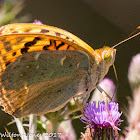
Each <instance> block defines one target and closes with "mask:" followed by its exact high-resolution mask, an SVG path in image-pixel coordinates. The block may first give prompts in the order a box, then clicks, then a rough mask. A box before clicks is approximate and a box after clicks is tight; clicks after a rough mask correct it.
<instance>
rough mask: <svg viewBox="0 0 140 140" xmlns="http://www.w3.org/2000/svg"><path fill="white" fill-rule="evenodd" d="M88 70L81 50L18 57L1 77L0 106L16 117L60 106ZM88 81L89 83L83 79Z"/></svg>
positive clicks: (70, 95)
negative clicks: (0, 100) (0, 101)
mask: <svg viewBox="0 0 140 140" xmlns="http://www.w3.org/2000/svg"><path fill="white" fill-rule="evenodd" d="M88 71H89V57H88V56H87V55H86V54H85V53H84V52H81V51H77V50H73V51H72V50H62V51H57V50H56V51H36V52H29V53H25V54H23V55H21V56H19V57H18V58H17V59H16V60H15V61H14V62H13V63H11V64H9V65H8V67H7V68H6V70H5V71H4V72H3V74H2V76H1V99H2V103H1V104H2V105H3V106H5V104H7V106H6V112H8V113H9V114H11V115H14V116H16V117H21V116H25V115H28V114H37V115H38V114H42V113H46V112H50V111H53V110H57V109H60V108H61V107H62V106H63V105H65V104H66V103H67V102H68V101H69V100H70V99H71V98H72V97H73V96H74V95H75V94H76V93H78V91H79V87H80V88H83V92H84V90H86V89H87V88H88V87H87V86H88V85H86V83H82V85H81V86H80V85H79V84H81V81H84V80H83V79H84V78H87V75H88ZM87 83H89V82H87Z"/></svg>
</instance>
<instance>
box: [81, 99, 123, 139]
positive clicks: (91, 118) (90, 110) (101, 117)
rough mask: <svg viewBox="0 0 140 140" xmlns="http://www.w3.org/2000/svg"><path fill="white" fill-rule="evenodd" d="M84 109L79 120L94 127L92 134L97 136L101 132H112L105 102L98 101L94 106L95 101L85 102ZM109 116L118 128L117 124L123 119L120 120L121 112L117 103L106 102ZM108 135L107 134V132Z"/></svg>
mask: <svg viewBox="0 0 140 140" xmlns="http://www.w3.org/2000/svg"><path fill="white" fill-rule="evenodd" d="M85 108H86V110H83V113H84V115H85V116H82V117H81V118H80V120H81V121H82V122H83V123H86V124H88V127H89V128H91V129H94V134H93V135H94V136H95V135H97V134H99V135H98V137H99V136H100V134H101V136H102V135H103V132H109V137H110V135H112V134H114V127H113V124H112V122H111V120H110V118H109V116H108V111H107V107H106V104H105V102H104V101H103V102H98V107H96V101H93V103H86V104H85ZM108 108H109V112H110V116H111V118H112V120H113V122H114V124H115V126H116V129H118V130H120V129H119V128H118V126H120V123H121V122H122V121H123V120H120V116H121V114H122V113H120V112H119V111H118V103H117V104H116V103H115V102H111V103H109V104H108ZM107 135H108V134H107Z"/></svg>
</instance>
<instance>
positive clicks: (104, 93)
mask: <svg viewBox="0 0 140 140" xmlns="http://www.w3.org/2000/svg"><path fill="white" fill-rule="evenodd" d="M96 88H97V89H98V90H99V91H100V92H101V93H102V94H103V96H104V98H105V103H106V107H107V112H108V116H109V118H110V121H111V122H112V124H113V127H114V130H115V133H116V135H117V138H118V139H119V133H118V130H117V129H116V126H115V124H114V122H113V120H112V118H111V115H110V112H109V108H108V101H107V98H109V99H110V100H111V99H112V98H111V97H110V96H109V95H108V94H107V93H106V92H105V91H104V90H103V89H102V88H101V87H100V86H99V85H97V86H96Z"/></svg>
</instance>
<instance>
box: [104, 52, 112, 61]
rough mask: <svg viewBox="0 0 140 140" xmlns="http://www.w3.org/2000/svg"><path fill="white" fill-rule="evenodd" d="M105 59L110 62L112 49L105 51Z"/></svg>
mask: <svg viewBox="0 0 140 140" xmlns="http://www.w3.org/2000/svg"><path fill="white" fill-rule="evenodd" d="M103 59H104V60H105V61H106V62H109V61H110V60H111V52H110V51H105V52H104V53H103Z"/></svg>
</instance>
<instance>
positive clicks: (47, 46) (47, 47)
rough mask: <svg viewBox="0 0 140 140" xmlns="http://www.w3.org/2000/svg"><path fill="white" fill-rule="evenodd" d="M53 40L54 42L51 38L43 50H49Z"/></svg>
mask: <svg viewBox="0 0 140 140" xmlns="http://www.w3.org/2000/svg"><path fill="white" fill-rule="evenodd" d="M52 42H54V41H53V40H50V45H45V46H44V47H43V50H49V47H50V46H51V45H52Z"/></svg>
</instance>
